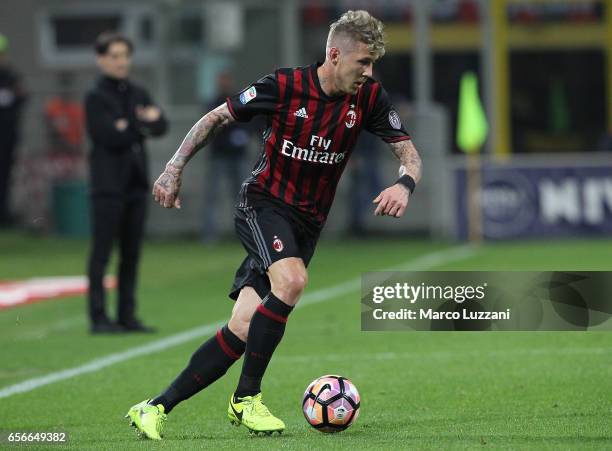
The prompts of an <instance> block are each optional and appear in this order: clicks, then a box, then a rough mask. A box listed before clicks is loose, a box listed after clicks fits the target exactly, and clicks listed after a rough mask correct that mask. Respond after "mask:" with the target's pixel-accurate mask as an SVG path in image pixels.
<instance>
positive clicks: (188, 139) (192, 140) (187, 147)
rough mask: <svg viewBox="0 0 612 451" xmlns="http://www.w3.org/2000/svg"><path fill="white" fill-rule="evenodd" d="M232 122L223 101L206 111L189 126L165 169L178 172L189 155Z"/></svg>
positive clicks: (232, 119)
mask: <svg viewBox="0 0 612 451" xmlns="http://www.w3.org/2000/svg"><path fill="white" fill-rule="evenodd" d="M232 122H234V118H233V116H232V115H231V113H230V112H229V109H228V107H227V104H225V103H224V104H222V105H219V106H218V107H217V108H215V109H214V110H212V111H210V112H208V113H207V114H206V115H204V117H202V118H201V119H200V120H199V121H198V122H196V124H195V125H194V126H193V127H191V130H189V132H188V133H187V136H185V139H183V142H182V143H181V145H180V147H179V148H178V150H177V151H176V153H175V154H174V156H173V157H172V159H171V160H170V161H169V162H168V164H167V165H166V170H167V171H168V172H170V173H171V174H173V175H178V174H180V173H181V172H182V171H183V168H184V167H185V165H186V164H187V162H188V161H189V160H190V159H191V157H193V156H194V155H195V154H196V153H197V152H198V150H200V149H201V148H202V147H204V146H206V144H208V143H209V141H210V140H211V139H212V138H213V137H214V136H215V135H216V134H218V133H219V132H220V131H221V130H223V129H224V128H225V127H227V126H228V125H229V124H231V123H232Z"/></svg>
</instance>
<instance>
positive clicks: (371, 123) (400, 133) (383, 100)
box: [366, 86, 410, 143]
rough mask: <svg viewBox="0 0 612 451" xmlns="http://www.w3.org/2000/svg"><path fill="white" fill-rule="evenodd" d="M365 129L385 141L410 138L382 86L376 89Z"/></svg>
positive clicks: (390, 141) (391, 141) (392, 141)
mask: <svg viewBox="0 0 612 451" xmlns="http://www.w3.org/2000/svg"><path fill="white" fill-rule="evenodd" d="M366 130H368V131H369V132H371V133H373V134H375V135H376V136H378V137H379V138H382V139H383V141H385V142H387V143H394V142H398V141H404V140H407V139H410V135H409V134H408V132H407V131H406V129H405V128H404V125H403V124H402V121H401V119H400V117H399V114H397V111H396V110H395V108H394V107H393V105H392V104H391V101H390V100H389V95H388V94H387V92H386V91H385V90H384V88H383V87H382V86H380V89H379V90H378V93H377V97H376V101H375V103H374V107H373V108H372V112H371V113H370V115H369V117H368V121H367V123H366Z"/></svg>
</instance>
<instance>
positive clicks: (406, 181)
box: [395, 174, 416, 194]
mask: <svg viewBox="0 0 612 451" xmlns="http://www.w3.org/2000/svg"><path fill="white" fill-rule="evenodd" d="M395 183H399V184H401V185H404V186H405V187H406V188H408V191H410V194H412V193H413V192H414V188H415V187H416V182H415V181H414V179H413V178H412V177H410V176H409V175H408V174H404V175H402V176H401V177H400V178H398V179H397V182H395Z"/></svg>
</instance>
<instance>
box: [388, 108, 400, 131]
mask: <svg viewBox="0 0 612 451" xmlns="http://www.w3.org/2000/svg"><path fill="white" fill-rule="evenodd" d="M389 124H391V127H393V128H394V129H396V130H399V129H400V128H402V121H401V120H400V117H399V114H397V112H396V111H395V110H391V111H389Z"/></svg>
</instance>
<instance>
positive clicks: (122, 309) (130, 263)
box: [88, 195, 147, 322]
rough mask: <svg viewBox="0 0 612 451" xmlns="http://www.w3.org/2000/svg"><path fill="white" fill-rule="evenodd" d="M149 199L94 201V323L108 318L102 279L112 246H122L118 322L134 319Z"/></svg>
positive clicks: (91, 270) (91, 258)
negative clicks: (139, 265)
mask: <svg viewBox="0 0 612 451" xmlns="http://www.w3.org/2000/svg"><path fill="white" fill-rule="evenodd" d="M146 210H147V197H146V196H144V195H142V196H138V197H134V198H132V199H129V200H126V199H122V198H119V197H93V198H92V224H93V230H92V232H93V236H92V242H91V253H90V256H89V268H88V274H89V317H90V319H91V321H92V322H96V321H101V320H104V319H105V318H106V296H105V291H104V286H103V279H104V274H105V270H106V266H107V264H108V261H109V258H110V255H111V251H112V248H113V244H114V243H115V242H116V241H117V240H118V242H119V287H118V288H119V290H118V293H119V308H118V320H119V322H129V321H130V320H132V319H134V317H135V310H136V295H135V291H136V278H137V273H138V261H139V259H140V249H141V246H142V238H143V234H144V224H145V219H146Z"/></svg>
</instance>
